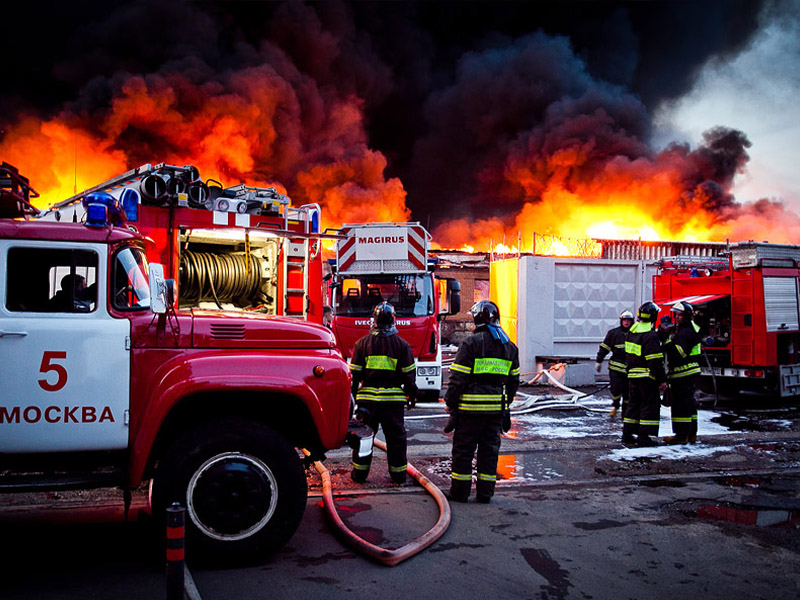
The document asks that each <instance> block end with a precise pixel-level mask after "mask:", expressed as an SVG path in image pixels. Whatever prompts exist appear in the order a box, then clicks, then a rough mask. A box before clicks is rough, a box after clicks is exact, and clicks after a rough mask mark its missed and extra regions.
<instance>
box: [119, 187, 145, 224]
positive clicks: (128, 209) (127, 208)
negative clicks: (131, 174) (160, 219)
mask: <svg viewBox="0 0 800 600" xmlns="http://www.w3.org/2000/svg"><path fill="white" fill-rule="evenodd" d="M119 201H120V203H121V204H122V212H124V213H125V219H126V220H127V221H128V222H129V223H130V222H132V221H138V220H139V202H141V196H140V195H139V192H137V191H136V190H134V189H132V188H127V189H126V190H125V191H124V192H122V196H120V199H119Z"/></svg>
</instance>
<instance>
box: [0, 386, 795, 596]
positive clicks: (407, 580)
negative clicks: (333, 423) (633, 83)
mask: <svg viewBox="0 0 800 600" xmlns="http://www.w3.org/2000/svg"><path fill="white" fill-rule="evenodd" d="M587 391H588V390H587ZM522 392H523V394H524V395H525V396H526V397H527V398H526V399H522V398H523V397H522V394H521V395H520V398H521V399H522V401H521V402H518V403H517V404H516V406H515V407H514V411H515V412H517V413H520V414H516V415H515V416H514V418H513V427H512V430H511V431H510V432H509V434H508V435H507V436H505V437H504V439H503V445H502V454H501V457H500V462H499V466H498V475H499V481H498V486H497V494H496V496H495V498H494V499H493V501H492V503H491V504H490V505H488V506H487V505H482V504H478V503H475V502H474V501H471V502H469V503H467V504H453V505H452V507H451V508H452V521H451V524H450V527H449V529H448V531H447V532H446V533H445V534H444V536H443V537H442V538H440V539H439V540H438V541H437V542H435V543H434V544H433V545H432V546H431V547H429V548H428V549H427V550H425V551H423V552H422V553H421V554H419V555H417V556H414V557H413V558H411V559H409V560H408V561H406V562H403V563H401V564H399V565H397V566H396V567H386V566H382V565H379V564H376V563H374V562H372V561H370V560H368V559H366V558H364V557H362V556H360V555H358V554H356V553H355V552H353V551H351V550H350V549H349V548H348V547H347V546H344V545H342V543H341V542H340V541H339V540H338V539H337V538H336V537H335V536H334V535H333V533H332V530H331V528H330V526H329V525H328V524H327V523H326V521H325V517H324V510H323V508H322V500H321V496H320V491H321V489H320V480H319V476H318V475H317V474H316V473H315V472H314V471H312V472H311V473H310V475H309V484H310V493H311V497H310V499H309V502H308V505H307V508H306V514H305V516H304V519H303V522H302V524H301V526H300V529H299V530H298V532H297V534H296V535H295V536H294V537H293V538H292V540H290V542H289V543H288V545H287V546H286V547H285V548H284V549H283V550H282V551H281V552H279V553H278V554H276V555H275V556H273V557H270V558H269V559H267V560H265V561H264V562H263V563H261V564H258V565H255V566H247V567H242V568H236V569H227V570H214V569H193V571H192V573H193V577H194V581H195V583H196V585H197V589H198V590H199V592H200V594H201V595H202V597H203V598H204V599H205V600H213V599H218V598H265V599H270V600H277V599H282V598H286V599H293V600H294V599H298V598H300V599H302V598H309V599H310V598H315V599H316V598H319V597H325V598H326V599H338V598H342V599H344V598H347V599H352V598H373V597H375V596H380V597H381V598H384V599H386V600H390V599H394V598H398V599H400V598H402V599H403V600H406V599H407V598H409V597H414V598H436V599H443V600H449V599H454V600H455V599H457V600H464V598H477V597H500V598H505V597H513V598H515V599H516V598H531V599H547V598H554V599H567V598H581V599H587V598H609V599H612V598H613V599H614V600H618V599H620V598H633V599H639V598H645V597H648V596H655V597H665V598H669V597H702V598H703V599H704V600H708V599H713V598H720V599H721V598H726V599H727V598H731V597H735V598H740V597H742V598H748V599H749V598H769V599H779V600H780V599H784V598H786V599H789V598H791V599H794V598H797V597H800V535H798V534H799V533H800V530H799V529H798V528H799V527H800V411H799V410H798V407H797V405H794V404H792V403H780V402H772V401H769V400H763V401H761V400H759V401H758V402H752V401H750V400H753V399H752V398H750V399H748V400H749V402H747V403H742V402H741V400H738V401H736V402H733V401H727V400H725V399H723V400H722V401H720V402H718V403H717V404H716V406H712V402H711V400H709V399H706V402H705V403H704V408H702V409H701V411H700V426H699V434H698V443H696V444H692V445H686V446H659V447H655V448H626V447H624V446H623V445H622V444H621V443H620V441H619V438H620V431H621V419H620V418H619V417H617V418H615V419H610V418H609V416H608V409H609V408H610V400H609V399H608V395H607V392H606V391H600V392H598V393H597V394H596V395H595V396H588V397H585V398H581V399H579V400H578V401H577V402H573V401H572V400H571V397H570V396H568V395H563V394H556V393H554V392H553V389H552V388H547V387H544V386H542V387H529V388H523V390H522ZM545 406H549V408H543V407H545ZM407 415H408V419H407V428H408V431H409V461H410V462H411V463H412V464H413V465H415V466H416V467H417V469H419V470H420V471H421V472H422V473H423V474H424V475H425V476H427V477H428V478H430V479H431V480H432V481H433V482H434V483H436V484H437V485H439V486H440V487H441V488H443V489H447V487H448V485H449V470H450V458H449V457H450V446H451V443H452V437H451V436H450V435H447V434H444V433H443V432H442V427H443V425H444V422H445V414H444V411H443V406H442V405H441V404H421V405H419V406H418V407H417V408H416V409H415V410H413V411H411V412H409V413H407ZM670 433H671V431H670V426H669V413H668V410H667V409H664V410H663V412H662V426H661V431H660V435H661V436H666V435H669V434H670ZM349 462H350V457H349V452H348V451H346V450H337V451H334V452H330V453H329V455H328V459H327V460H326V461H325V465H326V467H327V468H328V469H329V471H330V473H331V477H332V482H333V487H334V491H335V494H336V505H337V508H338V510H339V513H340V515H341V517H342V519H343V520H344V521H345V523H347V524H348V525H349V526H350V527H351V528H352V529H353V530H354V531H356V532H357V533H358V534H359V535H361V536H362V537H364V538H365V539H367V540H368V541H371V542H373V543H375V544H379V545H383V546H385V547H389V548H395V547H399V546H401V545H403V544H405V543H407V542H409V541H410V540H411V539H413V538H415V537H417V536H419V535H421V534H422V533H424V532H425V531H426V530H427V529H428V528H429V527H431V526H432V525H433V523H434V522H435V521H436V519H437V517H438V510H437V507H436V504H435V502H434V501H433V499H432V498H431V497H430V496H429V495H428V494H426V493H425V492H424V490H422V488H421V487H420V486H419V485H417V484H416V483H415V482H411V481H409V482H408V483H406V484H403V485H396V484H392V483H390V481H389V476H388V472H387V468H386V463H385V456H384V455H383V453H382V452H381V451H380V450H376V454H375V460H374V463H373V468H372V472H371V474H370V479H369V480H368V482H367V483H365V484H360V485H356V484H353V483H352V482H351V481H350V479H349V469H350V466H349ZM145 491H146V490H143V491H141V493H140V494H139V495H138V496H136V498H135V501H136V502H138V504H135V507H136V508H137V509H142V508H143V506H142V498H143V497H145ZM15 502H16V504H14V503H11V502H9V501H8V499H7V498H6V497H3V496H0V527H2V528H3V533H4V545H5V546H6V547H7V548H8V547H11V548H14V549H15V552H14V554H13V556H12V557H11V558H10V559H7V560H6V561H5V563H4V567H5V568H4V574H3V578H2V579H0V597H2V598H4V599H9V600H10V599H16V598H29V597H37V598H42V599H49V598H63V599H72V598H79V597H80V598H84V597H86V596H87V595H90V596H94V597H98V598H114V599H116V600H124V599H127V598H142V597H153V596H158V595H160V594H162V592H161V588H160V585H161V584H162V583H163V567H162V566H161V565H158V564H156V565H154V564H153V561H152V558H147V557H148V556H149V555H150V553H149V551H148V548H147V547H146V542H145V541H144V539H145V538H144V536H143V535H142V533H141V532H142V528H141V527H140V526H139V524H137V523H136V522H135V520H134V522H128V523H118V522H116V523H109V524H107V525H102V524H99V523H97V524H90V525H83V526H81V525H78V524H74V523H64V524H60V525H53V524H41V522H38V523H37V520H36V515H35V514H34V513H36V511H35V510H34V511H27V507H26V506H24V505H23V504H22V503H20V499H19V497H17V499H16V500H15ZM44 502H45V504H46V505H49V507H50V508H51V509H52V508H54V507H60V508H61V510H62V514H70V515H76V514H79V513H80V505H81V503H82V502H83V503H84V504H87V503H88V510H89V512H91V513H92V514H94V515H95V516H96V517H98V520H102V519H99V517H100V516H101V513H102V511H103V510H107V511H109V515H107V516H108V517H110V516H112V515H111V513H113V510H114V509H113V506H112V505H111V503H110V502H109V503H108V504H106V503H104V502H103V501H102V499H100V498H98V497H85V498H83V499H81V498H74V497H71V498H69V497H66V496H60V497H50V498H49V499H45V501H44ZM51 512H52V511H51ZM132 512H133V515H134V516H135V514H136V512H137V511H136V510H134V511H132ZM4 515H5V517H4ZM25 515H29V516H30V519H29V521H30V523H29V522H28V521H26V520H25V519H24V516H25ZM31 515H32V516H31ZM76 548H81V550H80V551H76ZM65 582H67V583H65Z"/></svg>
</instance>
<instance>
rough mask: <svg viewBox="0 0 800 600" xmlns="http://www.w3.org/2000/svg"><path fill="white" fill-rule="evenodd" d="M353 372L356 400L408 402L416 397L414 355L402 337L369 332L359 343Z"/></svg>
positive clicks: (354, 349)
mask: <svg viewBox="0 0 800 600" xmlns="http://www.w3.org/2000/svg"><path fill="white" fill-rule="evenodd" d="M350 373H351V374H352V375H353V387H352V390H353V394H354V395H355V397H356V401H362V400H368V401H373V402H387V401H388V402H405V401H406V396H412V395H413V396H415V395H416V391H417V384H416V378H417V370H416V363H415V361H414V353H413V352H412V350H411V346H410V345H409V344H408V342H406V341H405V340H404V339H403V338H401V337H400V336H399V335H388V336H384V335H373V334H372V333H369V334H367V335H365V336H364V337H362V338H361V339H360V340H358V341H357V342H356V344H355V346H354V347H353V358H352V359H351V360H350Z"/></svg>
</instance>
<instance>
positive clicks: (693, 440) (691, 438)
mask: <svg viewBox="0 0 800 600" xmlns="http://www.w3.org/2000/svg"><path fill="white" fill-rule="evenodd" d="M696 442H697V434H696V433H690V434H689V443H690V444H694V443H696Z"/></svg>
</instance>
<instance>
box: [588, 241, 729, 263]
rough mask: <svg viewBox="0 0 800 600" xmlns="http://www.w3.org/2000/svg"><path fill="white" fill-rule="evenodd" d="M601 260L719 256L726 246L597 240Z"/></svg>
mask: <svg viewBox="0 0 800 600" xmlns="http://www.w3.org/2000/svg"><path fill="white" fill-rule="evenodd" d="M597 241H599V242H600V243H601V244H602V245H603V258H607V259H611V260H646V261H655V260H659V259H661V258H664V257H665V256H719V254H720V253H721V252H723V251H724V250H726V249H727V247H728V245H727V244H724V243H719V242H645V241H639V240H597Z"/></svg>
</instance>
